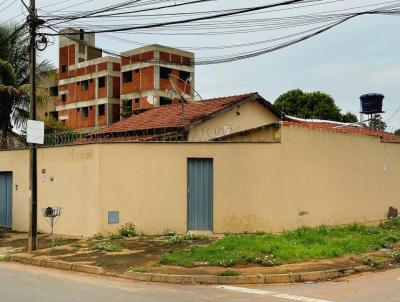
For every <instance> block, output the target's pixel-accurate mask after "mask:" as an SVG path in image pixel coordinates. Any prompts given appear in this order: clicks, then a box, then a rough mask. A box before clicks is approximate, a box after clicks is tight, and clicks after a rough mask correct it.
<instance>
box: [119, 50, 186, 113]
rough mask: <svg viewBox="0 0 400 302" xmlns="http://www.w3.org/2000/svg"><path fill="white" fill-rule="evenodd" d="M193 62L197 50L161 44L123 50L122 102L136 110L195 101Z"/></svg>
mask: <svg viewBox="0 0 400 302" xmlns="http://www.w3.org/2000/svg"><path fill="white" fill-rule="evenodd" d="M193 62H194V53H192V52H187V51H183V50H180V49H176V48H171V47H166V46H162V45H157V44H153V45H148V46H145V47H141V48H137V49H133V50H130V51H126V52H123V53H122V59H121V73H122V77H121V78H122V83H121V102H129V104H131V106H132V110H133V111H134V112H135V111H141V110H143V109H147V108H152V107H158V106H163V105H168V104H171V103H178V102H179V101H180V99H181V98H182V97H183V98H185V100H192V99H193V96H194V65H193Z"/></svg>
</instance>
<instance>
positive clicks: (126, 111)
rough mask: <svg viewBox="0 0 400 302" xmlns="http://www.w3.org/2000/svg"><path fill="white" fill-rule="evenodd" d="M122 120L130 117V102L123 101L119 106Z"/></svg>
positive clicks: (127, 100)
mask: <svg viewBox="0 0 400 302" xmlns="http://www.w3.org/2000/svg"><path fill="white" fill-rule="evenodd" d="M120 115H121V116H122V117H123V118H128V117H130V116H131V115H132V100H129V99H123V100H122V106H121V114H120Z"/></svg>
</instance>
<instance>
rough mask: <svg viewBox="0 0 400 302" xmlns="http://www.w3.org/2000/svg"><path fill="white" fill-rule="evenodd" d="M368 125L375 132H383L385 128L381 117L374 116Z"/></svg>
mask: <svg viewBox="0 0 400 302" xmlns="http://www.w3.org/2000/svg"><path fill="white" fill-rule="evenodd" d="M369 125H370V127H371V128H372V129H374V130H377V131H385V129H386V128H387V125H386V123H385V122H384V121H383V119H382V115H380V114H376V115H374V116H373V117H372V119H371V121H370V122H369Z"/></svg>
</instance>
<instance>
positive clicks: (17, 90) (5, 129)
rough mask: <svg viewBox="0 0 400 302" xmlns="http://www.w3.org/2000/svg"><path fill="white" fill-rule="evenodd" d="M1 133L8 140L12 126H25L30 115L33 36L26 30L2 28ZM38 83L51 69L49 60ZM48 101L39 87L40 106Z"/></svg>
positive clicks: (41, 66)
mask: <svg viewBox="0 0 400 302" xmlns="http://www.w3.org/2000/svg"><path fill="white" fill-rule="evenodd" d="M0 45H1V47H0V121H1V122H0V131H1V132H2V133H3V137H7V136H8V134H9V133H10V132H11V130H12V127H13V126H16V127H23V126H24V125H25V123H26V120H27V118H28V115H29V112H28V109H29V91H30V84H29V36H28V33H27V31H26V30H25V29H17V28H16V27H15V26H0ZM36 69H37V80H38V81H41V80H42V79H43V78H44V77H45V76H47V74H48V72H49V71H50V69H51V65H50V63H49V62H48V61H46V60H44V61H42V62H40V63H39V64H37V66H36ZM46 99H47V93H45V91H44V89H42V88H40V87H38V88H37V101H38V107H39V106H43V105H44V104H45V102H46Z"/></svg>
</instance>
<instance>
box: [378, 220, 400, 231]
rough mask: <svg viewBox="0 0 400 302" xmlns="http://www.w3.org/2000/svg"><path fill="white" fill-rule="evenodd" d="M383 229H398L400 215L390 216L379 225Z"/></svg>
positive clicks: (399, 226)
mask: <svg viewBox="0 0 400 302" xmlns="http://www.w3.org/2000/svg"><path fill="white" fill-rule="evenodd" d="M379 226H380V227H381V228H382V229H386V230H396V229H399V228H400V217H396V218H390V219H388V220H386V221H384V222H382V223H381V224H380V225H379Z"/></svg>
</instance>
